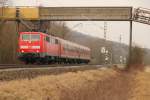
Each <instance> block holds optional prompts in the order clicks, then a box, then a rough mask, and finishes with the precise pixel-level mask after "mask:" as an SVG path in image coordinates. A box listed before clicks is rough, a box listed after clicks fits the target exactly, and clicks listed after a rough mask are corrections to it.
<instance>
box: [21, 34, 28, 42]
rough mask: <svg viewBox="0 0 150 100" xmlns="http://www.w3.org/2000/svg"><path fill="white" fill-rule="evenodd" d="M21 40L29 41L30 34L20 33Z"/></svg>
mask: <svg viewBox="0 0 150 100" xmlns="http://www.w3.org/2000/svg"><path fill="white" fill-rule="evenodd" d="M22 40H23V41H29V40H30V35H29V34H23V35H22Z"/></svg>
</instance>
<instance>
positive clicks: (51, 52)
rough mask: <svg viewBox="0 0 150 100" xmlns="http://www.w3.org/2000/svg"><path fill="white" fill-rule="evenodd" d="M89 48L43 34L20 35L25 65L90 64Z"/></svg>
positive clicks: (21, 55)
mask: <svg viewBox="0 0 150 100" xmlns="http://www.w3.org/2000/svg"><path fill="white" fill-rule="evenodd" d="M90 52H91V51H90V49H89V48H88V47H85V46H82V45H79V44H76V43H73V42H70V41H67V40H64V39H61V38H58V37H54V36H51V35H48V34H45V33H42V32H20V33H19V48H18V54H19V59H20V60H21V61H23V62H25V63H56V62H58V63H62V62H63V63H88V62H89V61H90Z"/></svg>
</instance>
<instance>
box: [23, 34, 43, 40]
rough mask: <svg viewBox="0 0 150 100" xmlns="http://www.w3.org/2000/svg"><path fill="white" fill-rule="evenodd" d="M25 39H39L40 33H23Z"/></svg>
mask: <svg viewBox="0 0 150 100" xmlns="http://www.w3.org/2000/svg"><path fill="white" fill-rule="evenodd" d="M22 40H23V41H39V40H40V35H39V34H22Z"/></svg>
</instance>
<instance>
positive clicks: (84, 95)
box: [0, 69, 150, 100]
mask: <svg viewBox="0 0 150 100" xmlns="http://www.w3.org/2000/svg"><path fill="white" fill-rule="evenodd" d="M149 75H150V73H148V72H136V73H126V72H122V73H120V72H116V71H115V70H112V69H100V70H88V71H78V72H69V73H65V74H62V75H50V76H41V77H37V78H35V79H32V80H28V79H24V80H16V81H10V82H1V83H0V100H149V99H150V97H149V96H148V95H149V94H150V91H149V88H148V87H150V82H149V79H150V78H149ZM138 98H142V99H138ZM143 98H144V99H143Z"/></svg>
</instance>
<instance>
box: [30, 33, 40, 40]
mask: <svg viewBox="0 0 150 100" xmlns="http://www.w3.org/2000/svg"><path fill="white" fill-rule="evenodd" d="M39 40H40V35H39V34H31V41H39Z"/></svg>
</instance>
